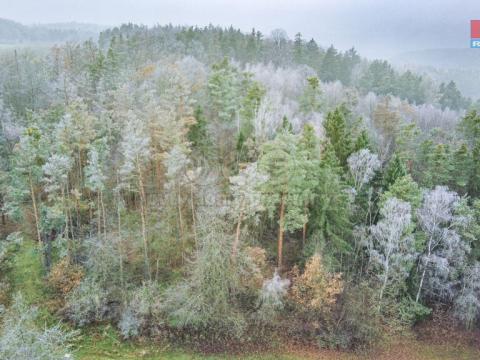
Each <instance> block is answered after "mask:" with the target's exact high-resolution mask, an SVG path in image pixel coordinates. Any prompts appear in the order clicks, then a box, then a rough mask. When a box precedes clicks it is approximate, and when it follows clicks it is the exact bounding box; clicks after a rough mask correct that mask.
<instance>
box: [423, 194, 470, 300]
mask: <svg viewBox="0 0 480 360" xmlns="http://www.w3.org/2000/svg"><path fill="white" fill-rule="evenodd" d="M458 201H459V197H458V195H457V194H456V193H455V192H452V191H449V190H448V188H447V187H443V186H437V187H435V189H433V190H430V191H427V192H426V193H425V195H424V199H423V205H422V207H421V208H420V209H418V210H417V217H418V222H419V225H420V229H421V230H422V232H423V233H424V235H425V244H424V247H423V250H422V253H421V256H420V260H419V270H420V271H421V274H420V279H419V285H418V291H417V295H416V299H415V301H416V302H418V301H419V299H420V296H421V293H422V290H424V289H425V288H424V283H425V281H426V280H427V281H428V288H427V289H426V290H428V293H429V294H430V295H431V296H437V297H440V298H442V297H444V296H447V295H448V293H449V292H450V291H451V286H452V284H451V282H450V281H449V280H451V278H449V276H450V275H451V272H452V271H453V270H454V266H455V265H463V261H464V260H465V253H467V252H468V251H469V249H468V247H467V246H466V244H464V243H463V242H462V241H461V239H460V236H459V235H458V233H457V231H456V230H455V228H454V226H455V223H456V222H458V221H460V219H458V218H457V217H456V215H455V211H454V210H455V207H456V206H457V204H458ZM452 268H453V269H452Z"/></svg>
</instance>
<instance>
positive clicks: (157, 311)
mask: <svg viewBox="0 0 480 360" xmlns="http://www.w3.org/2000/svg"><path fill="white" fill-rule="evenodd" d="M162 324H163V312H162V307H161V293H160V289H159V287H158V285H157V284H155V283H153V282H148V283H146V284H143V285H142V286H141V287H139V288H137V289H135V291H134V292H133V294H132V298H131V299H130V301H129V303H128V305H127V306H126V308H125V309H124V311H123V312H122V315H121V319H120V322H119V324H118V326H119V329H120V332H121V334H122V336H123V337H124V338H126V339H128V338H132V337H137V336H139V335H141V334H143V333H146V332H152V330H153V329H154V328H155V327H158V326H160V325H162Z"/></svg>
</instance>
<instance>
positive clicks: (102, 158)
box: [85, 139, 109, 238]
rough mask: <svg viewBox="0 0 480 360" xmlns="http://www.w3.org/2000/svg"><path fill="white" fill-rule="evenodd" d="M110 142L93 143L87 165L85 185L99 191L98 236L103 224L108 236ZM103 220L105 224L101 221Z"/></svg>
mask: <svg viewBox="0 0 480 360" xmlns="http://www.w3.org/2000/svg"><path fill="white" fill-rule="evenodd" d="M108 151H109V148H108V144H107V141H106V139H102V140H100V141H97V142H96V143H94V144H93V145H92V148H91V149H90V151H89V153H88V162H87V165H86V166H85V178H86V181H85V185H86V187H87V188H89V189H90V190H92V191H93V192H95V193H97V230H98V237H99V238H100V232H101V228H102V225H103V232H104V237H105V238H106V236H107V214H106V211H105V201H104V192H105V189H106V182H107V179H108V176H107V175H106V172H107V168H106V161H107V156H108ZM101 219H102V220H103V224H102V223H101V222H102V221H101Z"/></svg>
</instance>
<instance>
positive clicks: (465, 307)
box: [454, 262, 480, 328]
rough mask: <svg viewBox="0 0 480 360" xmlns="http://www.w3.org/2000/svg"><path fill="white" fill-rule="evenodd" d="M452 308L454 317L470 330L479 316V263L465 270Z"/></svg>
mask: <svg viewBox="0 0 480 360" xmlns="http://www.w3.org/2000/svg"><path fill="white" fill-rule="evenodd" d="M454 306H455V314H456V316H457V317H458V318H459V319H460V320H461V321H462V322H463V323H464V324H465V326H466V327H467V328H472V326H473V325H474V324H475V321H476V320H477V319H478V317H479V316H480V263H478V262H475V263H474V264H472V265H470V266H469V267H468V268H467V269H466V271H465V273H464V276H463V280H462V286H461V289H460V291H459V294H458V296H457V297H456V298H455V302H454Z"/></svg>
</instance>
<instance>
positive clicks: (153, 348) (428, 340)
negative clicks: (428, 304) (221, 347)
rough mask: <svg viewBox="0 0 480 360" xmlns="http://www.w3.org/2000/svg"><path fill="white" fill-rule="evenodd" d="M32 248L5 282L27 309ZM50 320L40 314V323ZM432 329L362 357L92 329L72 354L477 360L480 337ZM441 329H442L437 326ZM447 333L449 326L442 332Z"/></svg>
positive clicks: (40, 287)
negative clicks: (244, 349) (209, 345)
mask: <svg viewBox="0 0 480 360" xmlns="http://www.w3.org/2000/svg"><path fill="white" fill-rule="evenodd" d="M37 251H38V250H37V246H36V244H35V243H33V242H32V241H25V242H24V244H23V245H22V247H21V249H20V251H18V252H17V253H16V255H15V261H14V262H13V268H12V270H11V274H10V280H11V281H12V283H13V291H21V292H22V294H23V295H24V298H25V300H27V301H28V302H29V303H31V304H37V305H39V304H41V303H42V298H43V299H44V295H45V287H44V284H43V281H42V277H41V268H42V267H41V263H40V260H39V258H40V257H39V256H38V252H37ZM52 320H53V319H52V318H51V316H50V315H49V314H48V313H47V312H46V311H42V321H47V322H50V321H52ZM433 325H434V326H435V327H433V328H431V327H428V326H427V327H423V328H422V329H421V330H422V332H423V333H426V334H428V336H423V337H422V338H419V336H418V334H410V335H408V336H407V335H405V336H403V337H401V338H400V339H396V340H393V339H391V340H388V341H386V342H385V344H383V345H382V346H381V347H379V348H378V349H375V350H372V351H371V352H369V353H368V354H353V353H348V352H340V351H328V350H321V351H320V350H316V349H305V348H294V349H291V350H283V351H278V352H275V351H269V352H267V353H256V354H249V355H236V356H232V355H228V354H225V355H200V354H195V353H193V352H190V351H186V350H184V349H174V348H172V347H171V346H168V345H162V344H159V343H149V342H135V343H132V342H124V341H121V340H120V339H119V337H118V334H117V332H116V330H115V329H114V328H113V327H111V326H98V327H95V328H89V329H86V330H83V331H82V333H80V334H79V335H78V337H77V340H76V342H75V344H74V347H73V348H72V354H73V356H74V358H75V359H78V360H134V359H145V360H160V359H162V360H163V359H165V360H191V359H201V360H209V359H211V360H221V359H238V360H274V359H279V360H300V359H315V360H368V359H376V360H477V359H480V335H479V334H475V335H474V337H473V338H470V339H466V335H465V336H464V335H463V334H462V333H458V332H456V333H455V334H454V335H455V336H453V335H451V334H448V333H445V331H437V333H438V334H440V335H438V336H437V335H436V334H434V332H435V329H438V328H439V324H433ZM443 327H444V328H445V326H443ZM447 328H450V327H447Z"/></svg>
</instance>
